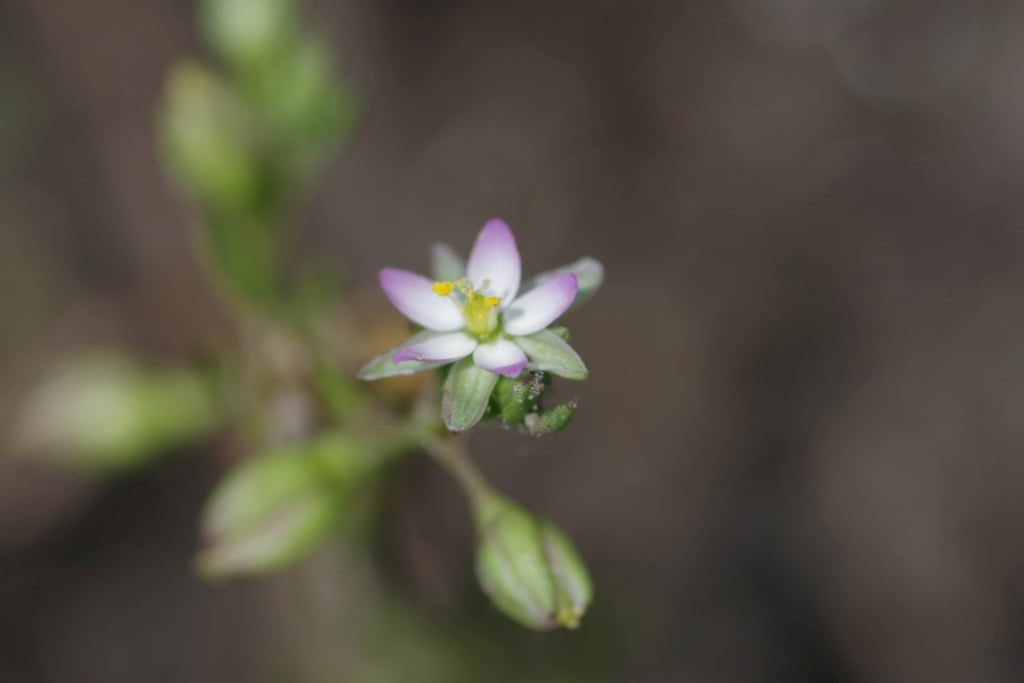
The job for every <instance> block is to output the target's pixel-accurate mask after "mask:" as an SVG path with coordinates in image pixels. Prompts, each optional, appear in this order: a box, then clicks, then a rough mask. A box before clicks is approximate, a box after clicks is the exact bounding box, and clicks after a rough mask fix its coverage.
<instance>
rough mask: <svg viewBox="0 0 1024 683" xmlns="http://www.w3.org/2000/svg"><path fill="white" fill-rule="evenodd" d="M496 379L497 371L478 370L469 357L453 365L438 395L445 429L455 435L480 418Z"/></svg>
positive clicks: (485, 408)
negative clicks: (441, 391) (441, 393)
mask: <svg viewBox="0 0 1024 683" xmlns="http://www.w3.org/2000/svg"><path fill="white" fill-rule="evenodd" d="M497 381H498V376H497V375H496V374H494V373H493V372H487V371H486V370H481V369H480V368H478V367H477V366H476V365H474V364H473V359H472V358H464V359H463V360H461V361H459V362H458V363H457V364H456V365H454V366H453V367H452V370H451V372H450V373H448V379H447V380H446V381H445V383H444V394H443V396H442V397H441V416H442V417H443V418H444V424H445V426H446V427H448V431H450V432H452V433H453V434H458V433H459V432H464V431H466V430H467V429H469V428H470V427H472V426H473V425H475V424H476V423H477V422H479V421H480V418H481V417H483V415H484V411H485V410H487V403H488V400H489V399H490V397H491V391H492V390H493V389H494V385H495V384H496V383H497Z"/></svg>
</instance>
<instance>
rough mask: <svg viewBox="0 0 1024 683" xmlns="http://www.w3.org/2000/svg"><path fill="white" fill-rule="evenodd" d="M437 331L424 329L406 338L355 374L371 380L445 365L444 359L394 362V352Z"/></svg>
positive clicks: (409, 373) (410, 373) (433, 334)
mask: <svg viewBox="0 0 1024 683" xmlns="http://www.w3.org/2000/svg"><path fill="white" fill-rule="evenodd" d="M437 335H438V333H437V332H431V331H430V330H424V331H423V332H420V333H418V334H414V335H413V336H411V337H409V338H408V339H406V340H405V341H404V342H402V343H401V344H399V345H398V346H396V347H395V348H393V349H389V350H387V351H385V352H384V353H382V354H380V355H379V356H377V357H376V358H374V359H373V360H371V361H370V362H369V363H367V364H366V365H364V366H363V368H362V370H360V371H359V373H358V374H357V375H356V376H357V377H358V378H359V379H361V380H365V381H367V382H372V381H374V380H378V379H385V378H387V377H398V376H400V375H412V374H415V373H417V372H423V371H424V370H431V369H433V368H437V367H440V366H442V365H445V364H446V363H448V362H450V361H444V362H441V363H431V362H426V361H418V360H409V361H402V362H401V363H398V364H397V365H396V364H395V362H394V360H393V359H394V357H395V354H396V353H398V352H399V351H401V350H402V349H404V348H406V347H408V346H412V345H413V344H418V343H420V342H422V341H426V340H427V339H430V338H431V337H436V336H437Z"/></svg>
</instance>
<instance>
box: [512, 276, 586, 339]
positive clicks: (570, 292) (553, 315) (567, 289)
mask: <svg viewBox="0 0 1024 683" xmlns="http://www.w3.org/2000/svg"><path fill="white" fill-rule="evenodd" d="M578 289H579V284H578V283H577V281H576V276H575V275H573V274H572V273H564V274H562V275H556V276H555V277H553V278H551V279H550V280H548V281H546V282H544V283H543V284H540V285H537V286H536V287H534V288H533V289H531V290H530V291H529V292H527V293H526V294H524V295H522V296H521V297H519V298H518V299H516V300H515V301H513V302H512V305H511V306H509V307H508V309H507V310H506V311H505V312H504V314H503V316H502V317H503V320H504V325H505V331H506V332H508V333H509V334H512V335H515V336H517V337H518V336H521V335H524V334H533V333H534V332H537V331H539V330H543V329H544V328H545V327H547V326H548V325H550V324H551V323H553V322H555V320H557V319H558V316H560V315H562V314H563V313H565V310H566V309H567V308H569V306H570V305H571V304H572V300H573V299H575V298H576V292H577V290H578Z"/></svg>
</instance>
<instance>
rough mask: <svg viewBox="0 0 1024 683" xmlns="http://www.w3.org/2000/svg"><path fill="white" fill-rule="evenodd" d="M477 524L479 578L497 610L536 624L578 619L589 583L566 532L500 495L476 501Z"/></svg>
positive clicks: (571, 623) (543, 626)
mask: <svg viewBox="0 0 1024 683" xmlns="http://www.w3.org/2000/svg"><path fill="white" fill-rule="evenodd" d="M477 530H478V538H479V541H478V542H479V545H478V547H477V557H476V572H477V578H478V580H479V582H480V585H481V587H482V588H483V590H484V592H485V593H487V595H488V597H490V599H491V602H492V603H494V605H495V606H496V607H497V608H498V609H499V610H501V611H502V612H504V613H505V614H506V615H508V616H509V617H511V618H512V619H514V620H515V621H517V622H519V623H520V624H522V625H524V626H526V627H528V628H532V629H537V630H545V631H546V630H551V629H554V628H558V627H565V628H570V629H572V628H576V627H577V626H578V625H579V620H580V617H581V616H583V613H584V612H585V611H586V609H587V605H588V604H589V603H590V599H591V596H592V593H593V586H592V584H591V581H590V576H589V575H588V574H587V570H586V567H585V566H584V564H583V561H582V560H581V559H580V556H579V554H578V553H577V552H576V549H575V548H574V547H573V546H572V543H571V542H570V541H569V539H568V538H567V537H566V536H565V534H564V533H562V532H561V531H560V530H559V529H557V528H556V527H554V526H552V525H551V524H549V523H548V522H546V521H543V520H540V519H537V518H536V517H534V516H533V515H531V514H530V513H529V512H527V511H526V510H524V509H523V508H521V507H520V506H518V505H516V504H515V503H513V502H511V501H509V500H506V499H502V498H498V497H495V498H487V499H485V500H484V501H483V502H482V503H480V504H479V506H478V509H477Z"/></svg>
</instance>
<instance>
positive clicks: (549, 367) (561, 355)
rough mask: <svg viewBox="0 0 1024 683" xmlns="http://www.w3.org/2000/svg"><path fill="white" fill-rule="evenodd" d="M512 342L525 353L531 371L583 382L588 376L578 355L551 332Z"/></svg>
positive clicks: (538, 333) (547, 331)
mask: <svg viewBox="0 0 1024 683" xmlns="http://www.w3.org/2000/svg"><path fill="white" fill-rule="evenodd" d="M512 341H514V342H515V343H516V344H518V345H519V348H521V349H522V350H523V351H524V352H525V353H526V356H527V357H528V358H529V359H530V364H531V367H532V368H533V369H536V370H546V371H548V372H552V373H554V374H556V375H558V376H559V377H565V378H566V379H574V380H584V379H586V378H587V377H588V376H589V375H590V373H589V372H588V371H587V366H585V365H584V364H583V360H582V359H581V358H580V357H579V354H577V353H576V352H575V351H573V348H572V347H571V346H569V344H568V343H566V342H564V341H562V339H561V338H559V336H558V335H556V334H555V333H554V332H552V331H551V330H541V331H540V332H534V333H533V334H529V335H526V336H523V337H513V338H512Z"/></svg>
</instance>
